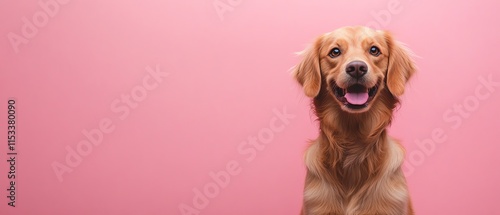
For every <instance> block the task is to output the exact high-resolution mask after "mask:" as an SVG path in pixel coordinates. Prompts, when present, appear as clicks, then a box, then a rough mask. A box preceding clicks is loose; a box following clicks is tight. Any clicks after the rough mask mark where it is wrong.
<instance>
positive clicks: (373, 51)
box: [370, 46, 380, 57]
mask: <svg viewBox="0 0 500 215" xmlns="http://www.w3.org/2000/svg"><path fill="white" fill-rule="evenodd" d="M370 54H371V55H373V56H375V57H376V56H379V55H380V49H379V48H378V47H377V46H372V47H371V48H370Z"/></svg>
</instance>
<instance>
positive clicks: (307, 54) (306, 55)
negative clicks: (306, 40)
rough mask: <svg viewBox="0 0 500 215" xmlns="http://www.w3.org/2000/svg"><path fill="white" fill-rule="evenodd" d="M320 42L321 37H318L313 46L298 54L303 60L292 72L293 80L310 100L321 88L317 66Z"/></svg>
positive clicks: (319, 71) (319, 72) (318, 67)
mask: <svg viewBox="0 0 500 215" xmlns="http://www.w3.org/2000/svg"><path fill="white" fill-rule="evenodd" d="M321 42H322V37H319V38H318V39H316V42H315V43H314V44H312V45H310V46H309V47H308V48H306V49H305V50H304V51H302V52H300V55H302V56H303V59H302V61H301V62H300V63H299V64H298V65H297V66H295V68H294V71H293V75H294V76H295V79H296V80H297V81H298V82H299V83H300V85H302V87H303V88H304V93H305V94H306V96H309V97H311V98H314V97H316V96H317V95H318V94H319V90H320V88H321V70H320V66H319V49H320V47H321Z"/></svg>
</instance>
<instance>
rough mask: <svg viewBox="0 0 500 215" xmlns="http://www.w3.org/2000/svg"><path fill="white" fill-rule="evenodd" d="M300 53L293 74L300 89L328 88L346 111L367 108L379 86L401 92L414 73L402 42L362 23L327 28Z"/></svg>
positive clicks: (315, 91) (324, 90) (315, 92)
mask: <svg viewBox="0 0 500 215" xmlns="http://www.w3.org/2000/svg"><path fill="white" fill-rule="evenodd" d="M302 54H303V56H304V59H303V60H302V62H300V63H299V64H298V65H297V66H296V67H295V70H294V75H295V78H296V79H297V81H298V82H299V83H300V84H301V85H302V86H303V88H304V92H305V94H306V95H307V96H309V97H311V98H314V97H316V96H318V94H319V93H320V92H321V93H329V94H330V95H331V98H332V99H334V100H336V101H337V104H339V106H340V107H341V108H342V110H344V111H347V112H349V113H360V112H365V111H367V110H369V109H370V107H371V106H372V104H373V103H375V102H376V101H377V98H378V97H380V96H379V94H381V93H382V91H384V92H386V91H387V92H389V93H390V94H391V95H392V96H394V97H396V98H397V97H399V96H401V95H402V94H403V92H404V87H405V83H406V82H407V81H408V80H409V78H410V77H411V76H412V74H413V73H414V72H415V66H414V64H413V61H412V59H411V58H410V56H409V53H408V51H407V50H406V48H405V47H404V46H402V45H401V44H400V43H399V42H397V41H395V40H394V39H393V38H392V36H391V34H390V33H388V32H386V31H380V30H373V29H370V28H367V27H344V28H340V29H337V30H335V31H332V32H330V33H326V34H324V35H322V36H320V37H319V38H317V39H316V41H315V42H314V44H312V45H311V46H310V47H309V48H307V49H306V50H304V51H303V52H302ZM384 88H387V89H388V90H384Z"/></svg>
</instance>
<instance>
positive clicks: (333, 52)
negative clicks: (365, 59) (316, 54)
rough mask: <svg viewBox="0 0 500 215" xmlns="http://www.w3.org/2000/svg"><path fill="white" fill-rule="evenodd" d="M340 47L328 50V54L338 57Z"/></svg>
mask: <svg viewBox="0 0 500 215" xmlns="http://www.w3.org/2000/svg"><path fill="white" fill-rule="evenodd" d="M340 53H341V52H340V49H339V48H333V49H332V50H331V51H330V54H328V55H329V56H330V57H331V58H334V57H338V56H339V55H340Z"/></svg>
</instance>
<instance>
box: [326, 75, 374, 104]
mask: <svg viewBox="0 0 500 215" xmlns="http://www.w3.org/2000/svg"><path fill="white" fill-rule="evenodd" d="M379 84H380V81H379V82H378V83H377V84H376V85H375V86H373V87H371V88H368V87H366V86H364V85H362V84H353V85H351V86H349V87H347V88H345V89H344V88H340V87H339V86H338V85H337V84H336V83H335V82H332V87H333V92H334V94H335V97H336V98H337V100H339V101H340V102H341V103H342V104H344V105H345V106H346V107H348V108H350V109H362V108H365V107H367V106H368V104H369V103H370V101H371V100H372V99H373V98H374V97H375V95H376V94H377V91H378V86H379Z"/></svg>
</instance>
